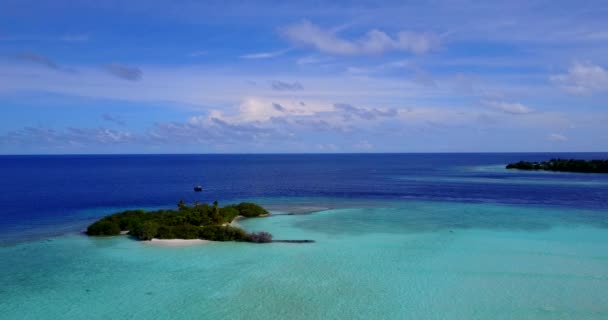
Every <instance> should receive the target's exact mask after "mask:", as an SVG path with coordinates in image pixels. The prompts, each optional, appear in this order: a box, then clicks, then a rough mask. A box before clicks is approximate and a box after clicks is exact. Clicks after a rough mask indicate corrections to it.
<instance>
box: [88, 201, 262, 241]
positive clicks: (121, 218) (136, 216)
mask: <svg viewBox="0 0 608 320" xmlns="http://www.w3.org/2000/svg"><path fill="white" fill-rule="evenodd" d="M267 214H268V211H266V209H264V208H262V207H261V206H259V205H257V204H255V203H250V202H242V203H239V204H237V205H229V206H225V207H223V208H220V207H219V205H218V203H217V201H215V202H214V203H213V205H208V204H206V203H202V204H201V203H197V202H195V203H194V205H192V206H188V205H186V203H185V202H184V201H180V202H179V203H178V204H177V210H157V211H144V210H128V211H123V212H119V213H115V214H112V215H109V216H107V217H104V218H101V219H100V220H98V221H96V222H95V223H93V224H91V225H90V226H89V227H88V228H87V234H88V235H90V236H113V235H119V234H121V233H125V232H128V234H129V235H132V236H134V237H136V238H137V239H139V240H151V239H152V238H157V239H205V240H213V241H247V242H260V243H264V242H272V235H271V234H270V233H268V232H259V233H247V232H246V231H245V230H243V229H241V228H237V227H234V226H231V225H230V223H231V222H232V221H233V220H234V219H235V218H236V217H237V216H243V217H248V218H251V217H260V216H265V215H267Z"/></svg>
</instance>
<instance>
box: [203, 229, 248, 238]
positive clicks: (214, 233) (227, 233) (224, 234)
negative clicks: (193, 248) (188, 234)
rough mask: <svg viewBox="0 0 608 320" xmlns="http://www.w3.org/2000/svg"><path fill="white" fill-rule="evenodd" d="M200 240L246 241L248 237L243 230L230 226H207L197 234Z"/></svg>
mask: <svg viewBox="0 0 608 320" xmlns="http://www.w3.org/2000/svg"><path fill="white" fill-rule="evenodd" d="M199 237H200V238H201V239H206V240H213V241H248V240H249V235H248V234H247V232H245V230H243V229H241V228H236V227H232V226H217V225H216V226H207V227H203V228H202V229H201V231H200V233H199Z"/></svg>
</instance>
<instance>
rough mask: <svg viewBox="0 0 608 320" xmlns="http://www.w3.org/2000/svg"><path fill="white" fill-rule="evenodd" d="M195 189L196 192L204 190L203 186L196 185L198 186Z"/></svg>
mask: <svg viewBox="0 0 608 320" xmlns="http://www.w3.org/2000/svg"><path fill="white" fill-rule="evenodd" d="M194 191H195V192H201V191H203V186H196V187H194Z"/></svg>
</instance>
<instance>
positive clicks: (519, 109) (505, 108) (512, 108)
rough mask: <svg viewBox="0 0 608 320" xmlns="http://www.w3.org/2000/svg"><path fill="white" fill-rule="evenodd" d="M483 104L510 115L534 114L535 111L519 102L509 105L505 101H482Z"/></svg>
mask: <svg viewBox="0 0 608 320" xmlns="http://www.w3.org/2000/svg"><path fill="white" fill-rule="evenodd" d="M482 104H484V105H486V106H488V107H490V108H492V109H495V110H498V111H502V112H504V113H508V114H528V113H532V112H534V109H532V108H530V107H527V106H525V105H523V104H521V103H517V102H516V103H509V102H505V101H482Z"/></svg>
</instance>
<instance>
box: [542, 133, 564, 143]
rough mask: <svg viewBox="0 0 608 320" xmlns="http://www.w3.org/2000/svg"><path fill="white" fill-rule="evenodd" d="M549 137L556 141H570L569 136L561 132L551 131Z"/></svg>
mask: <svg viewBox="0 0 608 320" xmlns="http://www.w3.org/2000/svg"><path fill="white" fill-rule="evenodd" d="M547 139H549V140H550V141H555V142H565V141H568V138H567V137H566V136H564V135H561V134H559V133H551V134H549V135H548V136H547Z"/></svg>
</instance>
